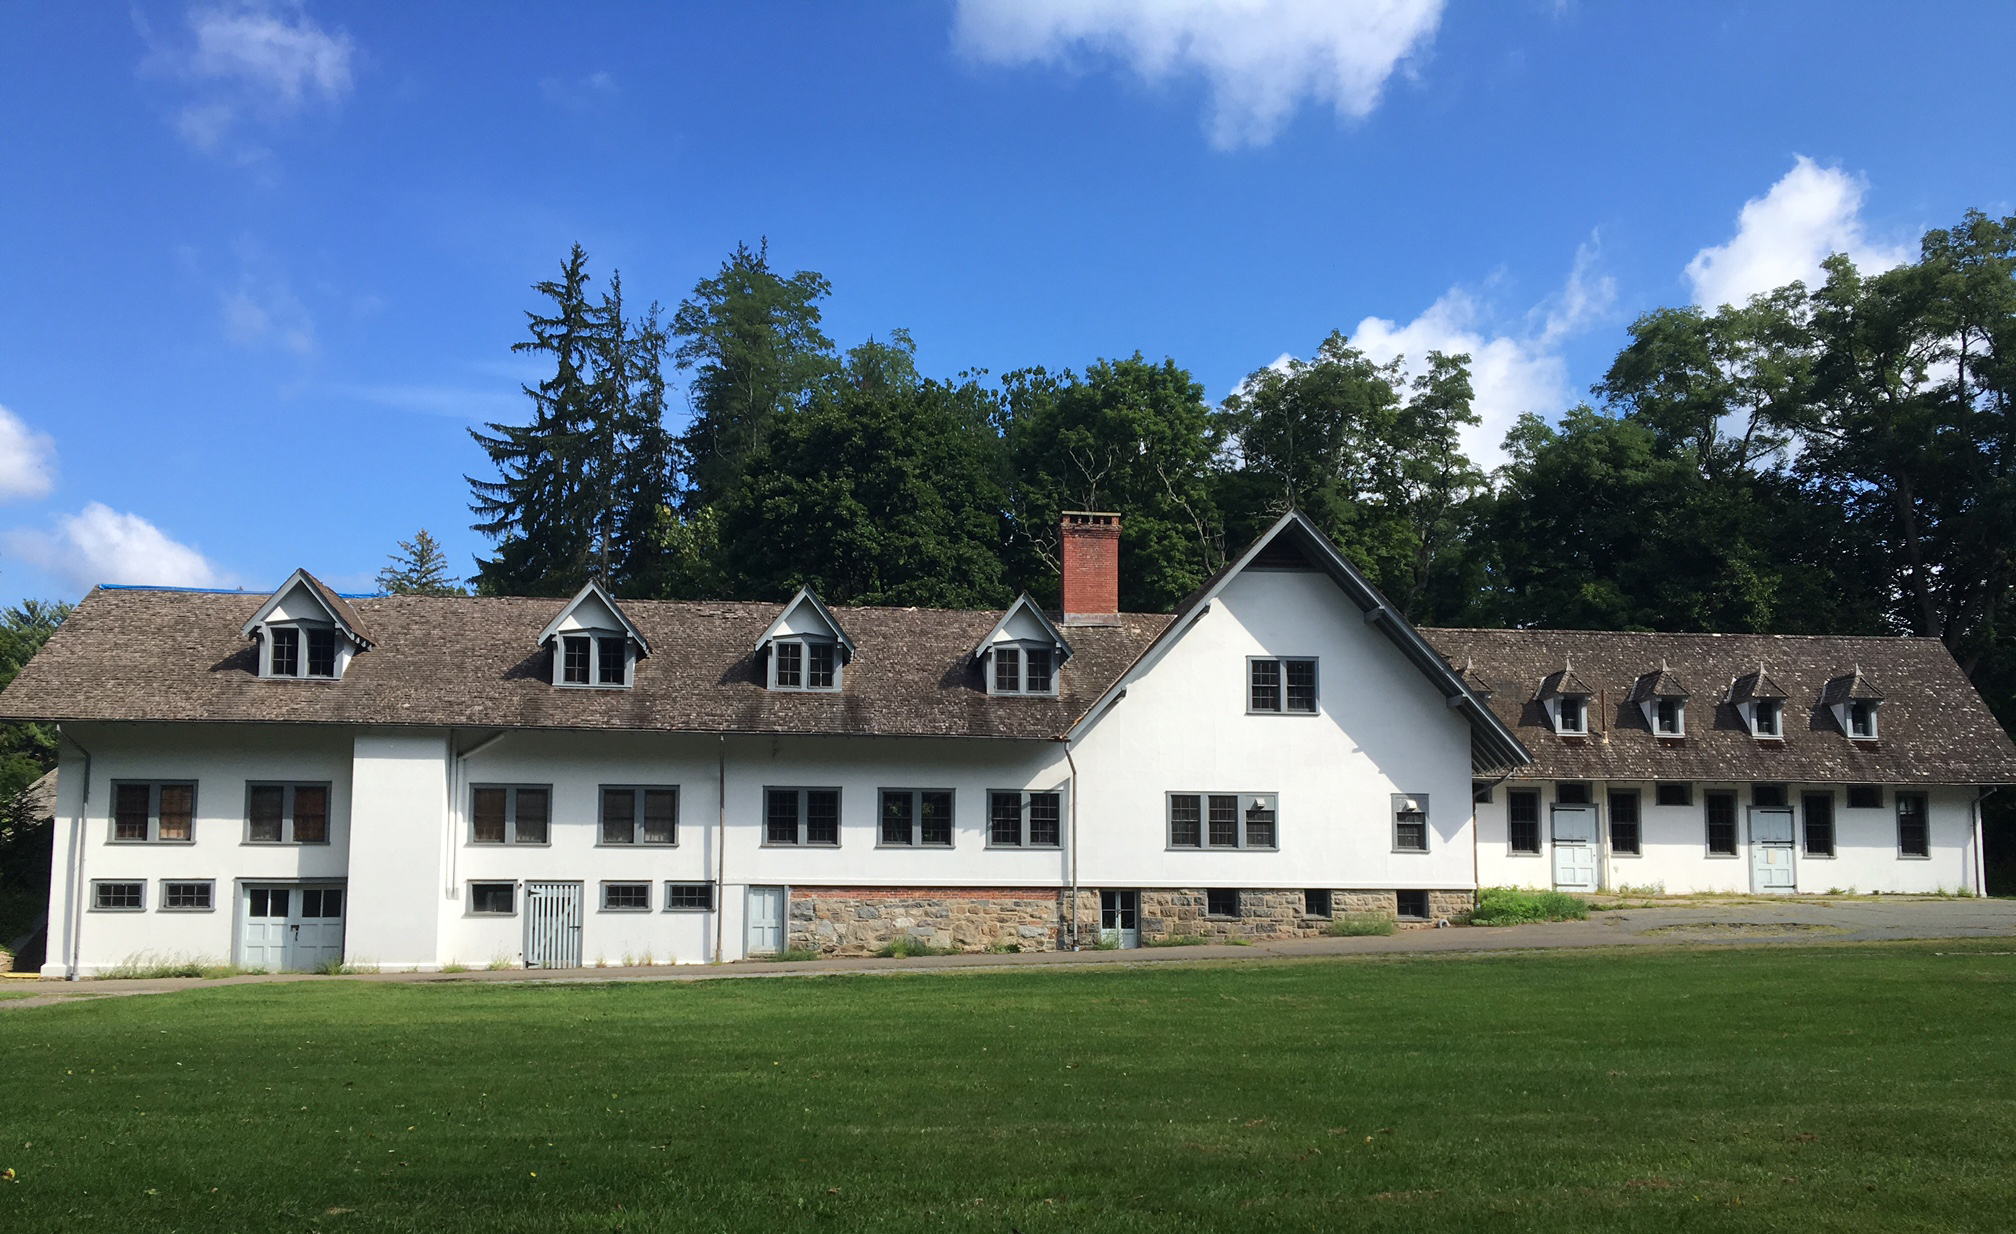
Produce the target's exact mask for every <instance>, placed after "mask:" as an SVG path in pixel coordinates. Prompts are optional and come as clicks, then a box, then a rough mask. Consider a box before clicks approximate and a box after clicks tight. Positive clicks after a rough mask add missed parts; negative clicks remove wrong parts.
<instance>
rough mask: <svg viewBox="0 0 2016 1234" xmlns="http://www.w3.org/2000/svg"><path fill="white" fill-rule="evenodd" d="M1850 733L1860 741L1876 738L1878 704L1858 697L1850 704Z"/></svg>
mask: <svg viewBox="0 0 2016 1234" xmlns="http://www.w3.org/2000/svg"><path fill="white" fill-rule="evenodd" d="M1848 735H1849V736H1850V737H1853V738H1855V739H1856V740H1858V741H1874V740H1875V739H1876V704H1875V703H1872V702H1869V701H1868V700H1866V699H1859V698H1858V699H1856V700H1855V701H1854V702H1852V703H1849V704H1848Z"/></svg>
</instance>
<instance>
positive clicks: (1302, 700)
mask: <svg viewBox="0 0 2016 1234" xmlns="http://www.w3.org/2000/svg"><path fill="white" fill-rule="evenodd" d="M1246 672H1247V691H1246V709H1247V710H1248V711H1259V712H1299V713H1301V714H1303V715H1313V714H1314V713H1315V711H1316V661H1314V660H1308V659H1295V660H1272V659H1268V660H1261V659H1254V660H1248V661H1247V662H1246Z"/></svg>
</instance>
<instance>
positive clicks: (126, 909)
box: [88, 905, 147, 913]
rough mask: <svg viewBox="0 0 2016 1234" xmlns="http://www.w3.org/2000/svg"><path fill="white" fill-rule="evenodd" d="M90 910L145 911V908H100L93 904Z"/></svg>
mask: <svg viewBox="0 0 2016 1234" xmlns="http://www.w3.org/2000/svg"><path fill="white" fill-rule="evenodd" d="M88 911H90V912H94V913H144V912H146V911H147V910H146V909H144V908H99V907H97V906H96V905H93V906H92V907H91V908H90V909H89V910H88Z"/></svg>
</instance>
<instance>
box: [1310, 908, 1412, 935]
mask: <svg viewBox="0 0 2016 1234" xmlns="http://www.w3.org/2000/svg"><path fill="white" fill-rule="evenodd" d="M1394 928H1395V927H1394V924H1393V919H1392V918H1391V917H1382V916H1380V915H1379V914H1378V913H1339V914H1338V915H1337V916H1336V917H1334V918H1332V919H1331V922H1330V924H1329V925H1326V926H1324V927H1323V933H1324V934H1325V935H1327V936H1329V937H1331V938H1356V937H1358V936H1359V935H1365V934H1391V933H1392V932H1393V930H1394Z"/></svg>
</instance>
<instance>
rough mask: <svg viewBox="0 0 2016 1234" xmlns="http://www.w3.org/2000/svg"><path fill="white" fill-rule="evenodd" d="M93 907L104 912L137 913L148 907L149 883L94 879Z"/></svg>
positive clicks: (92, 891)
mask: <svg viewBox="0 0 2016 1234" xmlns="http://www.w3.org/2000/svg"><path fill="white" fill-rule="evenodd" d="M91 907H92V908H94V909H96V910H98V911H99V912H103V913H137V912H139V911H140V910H141V909H143V908H146V907H147V884H145V883H128V882H112V881H110V880H99V879H94V880H92V883H91Z"/></svg>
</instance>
